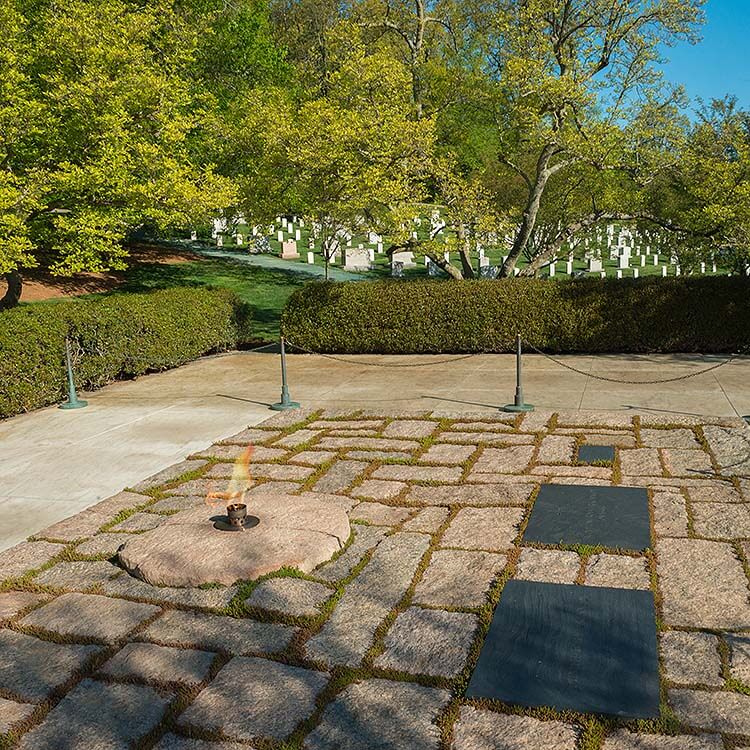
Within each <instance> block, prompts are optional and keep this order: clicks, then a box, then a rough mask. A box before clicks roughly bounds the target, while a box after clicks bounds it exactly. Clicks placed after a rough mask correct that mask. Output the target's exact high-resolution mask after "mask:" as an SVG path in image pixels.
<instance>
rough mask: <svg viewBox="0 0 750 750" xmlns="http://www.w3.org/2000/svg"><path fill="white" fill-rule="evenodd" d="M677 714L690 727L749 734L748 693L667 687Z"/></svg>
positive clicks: (749, 701) (749, 711)
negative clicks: (670, 688)
mask: <svg viewBox="0 0 750 750" xmlns="http://www.w3.org/2000/svg"><path fill="white" fill-rule="evenodd" d="M669 702H670V703H671V704H672V707H673V708H674V710H675V713H676V714H677V717H678V718H679V719H680V721H682V722H683V723H685V724H686V725H688V726H690V727H696V728H698V729H707V730H709V731H712V732H728V733H730V734H744V735H750V695H742V694H740V693H727V692H712V693H709V692H705V691H702V690H670V691H669Z"/></svg>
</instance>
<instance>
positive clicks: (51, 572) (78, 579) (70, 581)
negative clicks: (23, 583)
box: [34, 561, 121, 591]
mask: <svg viewBox="0 0 750 750" xmlns="http://www.w3.org/2000/svg"><path fill="white" fill-rule="evenodd" d="M120 572H121V571H120V569H119V568H117V567H115V566H114V565H112V563H109V562H101V561H99V562H61V563H57V565H54V566H53V567H51V568H48V569H47V570H44V571H42V572H41V573H39V575H37V576H34V582H35V583H40V584H42V585H43V586H54V587H55V588H59V589H67V590H69V591H83V590H84V589H89V588H91V587H92V586H95V585H97V584H99V583H103V582H104V581H107V580H109V579H110V578H111V577H112V576H114V575H116V574H117V573H120Z"/></svg>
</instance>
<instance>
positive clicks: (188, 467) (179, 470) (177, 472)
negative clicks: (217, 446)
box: [132, 458, 206, 492]
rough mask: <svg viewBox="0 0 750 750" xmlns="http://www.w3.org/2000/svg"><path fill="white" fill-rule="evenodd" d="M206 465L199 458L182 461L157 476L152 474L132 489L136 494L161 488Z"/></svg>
mask: <svg viewBox="0 0 750 750" xmlns="http://www.w3.org/2000/svg"><path fill="white" fill-rule="evenodd" d="M205 465H206V462H205V461H203V460H201V459H199V458H194V459H188V460H186V461H180V462H179V463H177V464H172V466H167V468H166V469H162V470H161V471H157V472H156V474H152V475H151V476H150V477H148V478H146V479H144V480H143V481H142V482H138V484H136V485H134V486H133V488H132V489H133V490H135V492H146V491H148V490H151V489H154V488H156V487H161V485H163V484H168V483H169V482H173V481H174V480H175V479H179V478H180V477H181V476H182V475H183V474H187V473H188V472H192V471H197V470H198V469H200V468H201V467H202V466H205Z"/></svg>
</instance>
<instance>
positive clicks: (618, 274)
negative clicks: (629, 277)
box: [617, 268, 622, 279]
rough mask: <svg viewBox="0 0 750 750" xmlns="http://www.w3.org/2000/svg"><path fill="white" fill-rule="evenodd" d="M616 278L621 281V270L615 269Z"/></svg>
mask: <svg viewBox="0 0 750 750" xmlns="http://www.w3.org/2000/svg"><path fill="white" fill-rule="evenodd" d="M617 278H618V279H621V278H622V269H621V268H618V269H617Z"/></svg>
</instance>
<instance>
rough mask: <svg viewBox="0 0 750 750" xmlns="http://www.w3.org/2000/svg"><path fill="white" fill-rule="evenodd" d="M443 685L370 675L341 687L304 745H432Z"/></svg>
mask: <svg viewBox="0 0 750 750" xmlns="http://www.w3.org/2000/svg"><path fill="white" fill-rule="evenodd" d="M449 700H450V693H449V692H448V691H447V690H437V689H435V688H428V687H422V686H421V685H415V684H413V683H408V682H391V681H390V680H380V679H371V680H365V681H363V682H358V683H355V684H353V685H349V686H348V687H346V688H345V689H344V690H343V691H342V692H341V693H340V694H339V695H338V696H336V698H335V700H334V701H333V702H332V703H330V704H329V705H328V706H327V707H326V709H325V711H324V712H323V716H322V717H321V720H320V723H319V724H318V726H317V727H315V729H313V731H312V732H311V733H310V734H309V735H308V736H307V737H306V738H305V741H304V745H303V747H304V748H305V750H374V749H375V748H377V750H406V749H407V748H408V750H438V748H439V747H440V730H439V729H438V727H437V726H436V724H435V720H436V719H437V716H438V714H439V712H440V711H441V710H442V709H443V708H444V707H445V706H446V705H447V703H448V701H449Z"/></svg>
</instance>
